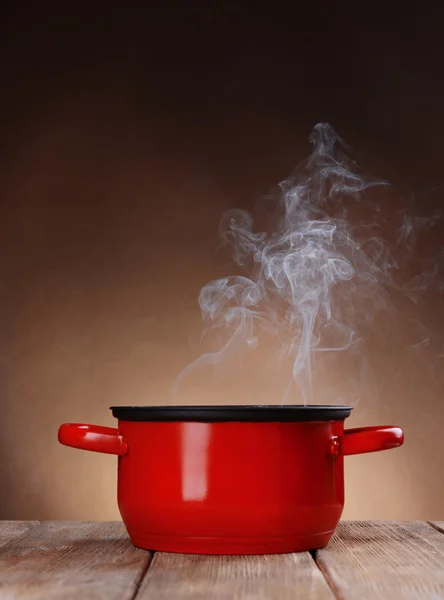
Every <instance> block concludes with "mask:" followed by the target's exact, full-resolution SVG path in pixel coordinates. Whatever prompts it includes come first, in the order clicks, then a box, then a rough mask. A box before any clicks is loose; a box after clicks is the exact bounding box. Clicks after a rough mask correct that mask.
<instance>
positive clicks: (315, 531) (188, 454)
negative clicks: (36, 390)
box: [59, 407, 404, 554]
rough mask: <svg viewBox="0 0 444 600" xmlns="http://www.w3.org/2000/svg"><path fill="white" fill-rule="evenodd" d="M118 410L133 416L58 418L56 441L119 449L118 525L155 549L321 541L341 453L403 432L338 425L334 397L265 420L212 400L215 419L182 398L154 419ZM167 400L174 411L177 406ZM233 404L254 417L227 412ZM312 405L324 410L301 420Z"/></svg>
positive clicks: (248, 549) (334, 513)
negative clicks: (111, 422)
mask: <svg viewBox="0 0 444 600" xmlns="http://www.w3.org/2000/svg"><path fill="white" fill-rule="evenodd" d="M119 410H120V409H119ZM122 410H124V412H125V414H126V413H128V414H129V415H130V416H133V418H132V419H128V420H126V419H123V418H119V425H118V428H117V429H114V428H110V427H100V426H96V425H83V424H78V423H65V424H63V425H61V427H60V429H59V441H60V442H61V443H62V444H65V445H67V446H72V447H75V448H81V449H84V450H93V451H96V452H103V453H108V454H115V455H117V456H118V457H119V458H118V504H119V509H120V513H121V515H122V519H123V522H124V523H125V526H126V528H127V531H128V534H129V536H130V537H131V540H132V542H133V543H134V545H135V546H139V547H141V548H145V549H148V550H160V551H165V552H183V553H192V554H271V553H280V552H297V551H302V550H313V549H316V548H321V547H323V546H325V545H326V544H327V543H328V541H329V539H330V537H331V536H332V534H333V532H334V530H335V528H336V525H337V524H338V522H339V519H340V517H341V514H342V510H343V506H344V472H343V460H344V459H343V457H344V455H347V454H359V453H363V452H375V451H378V450H388V449H390V448H395V447H397V446H401V445H402V443H403V441H404V434H403V432H402V430H401V429H400V428H399V427H395V426H391V425H390V426H381V427H379V426H378V427H362V428H357V429H347V430H345V431H344V418H342V419H338V420H334V419H331V418H330V417H331V410H333V412H334V413H335V414H338V415H339V414H340V413H341V411H342V410H343V409H342V408H341V407H337V410H336V409H335V408H334V407H333V409H331V408H328V409H325V408H321V409H319V411H318V409H317V408H316V409H313V408H305V407H302V408H300V407H299V408H298V407H296V408H295V409H290V408H284V409H278V413H279V414H280V415H281V416H282V420H280V421H279V420H270V421H267V420H266V418H267V417H268V416H270V417H271V416H273V419H275V416H276V415H275V413H276V410H275V409H274V408H273V409H268V408H265V409H261V408H254V409H252V410H251V411H250V409H245V408H243V409H235V415H234V417H233V414H232V410H233V409H226V408H223V407H222V409H220V410H219V409H214V410H216V412H218V414H219V413H220V414H219V420H217V419H216V416H215V413H214V411H213V409H209V411H210V413H211V415H210V416H212V417H214V419H213V420H204V419H206V418H207V417H208V415H209V412H208V409H205V410H206V412H205V414H204V416H202V414H201V415H200V417H201V419H200V420H196V419H197V413H196V412H195V409H191V408H190V409H189V411H187V410H185V412H184V413H183V414H184V415H185V417H188V418H183V419H179V418H169V419H168V417H169V416H171V415H170V412H169V411H170V409H165V410H164V409H159V410H158V409H153V410H155V411H157V413H156V414H157V420H155V419H154V418H152V419H151V420H147V419H146V418H145V417H146V413H145V414H144V411H145V409H143V408H141V411H142V414H141V413H140V411H138V410H137V409H126V408H125V409H122ZM171 410H173V411H175V412H176V417H177V416H178V411H179V413H180V414H182V412H183V410H184V409H175V408H174V409H171ZM198 410H200V409H198ZM148 411H151V409H148ZM212 411H213V412H212ZM236 411H238V412H239V415H240V416H241V417H242V418H244V419H246V417H245V413H247V414H248V415H253V416H254V417H255V418H256V420H244V421H237V420H235V417H236V416H237V412H236ZM270 411H271V412H270ZM326 411H327V412H326ZM313 413H315V414H319V415H323V417H324V419H323V420H321V419H319V420H309V419H310V418H311V415H312V414H313ZM150 414H153V413H152V412H150ZM225 417H226V418H225ZM296 417H297V418H298V420H296ZM229 418H230V419H231V420H228V419H229ZM285 419H287V420H285Z"/></svg>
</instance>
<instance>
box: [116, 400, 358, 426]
mask: <svg viewBox="0 0 444 600" xmlns="http://www.w3.org/2000/svg"><path fill="white" fill-rule="evenodd" d="M110 410H111V411H112V414H113V416H114V417H115V418H116V419H119V420H120V421H147V422H149V421H154V422H180V421H184V422H201V423H224V422H250V423H266V422H308V421H344V420H345V419H346V418H347V417H349V416H350V413H351V411H352V410H353V407H352V406H346V405H328V404H324V405H319V404H308V405H303V404H293V405H285V404H283V405H282V404H281V405H271V404H252V405H246V404H244V405H238V404H233V405H214V406H211V405H208V406H207V405H186V406H178V405H164V406H157V405H153V406H110Z"/></svg>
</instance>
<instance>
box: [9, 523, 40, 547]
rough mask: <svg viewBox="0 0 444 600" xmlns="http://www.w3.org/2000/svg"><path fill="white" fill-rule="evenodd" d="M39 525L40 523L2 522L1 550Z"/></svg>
mask: <svg viewBox="0 0 444 600" xmlns="http://www.w3.org/2000/svg"><path fill="white" fill-rule="evenodd" d="M38 524H39V522H38V521H0V548H1V547H2V546H5V545H6V544H8V543H9V542H10V541H11V540H13V539H15V538H16V537H18V536H19V535H23V534H24V533H26V532H27V531H29V529H31V527H35V526H36V525H38Z"/></svg>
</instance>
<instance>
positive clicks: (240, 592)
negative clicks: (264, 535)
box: [137, 552, 335, 600]
mask: <svg viewBox="0 0 444 600" xmlns="http://www.w3.org/2000/svg"><path fill="white" fill-rule="evenodd" d="M334 597H335V596H334V594H333V593H332V591H331V590H330V588H329V587H328V584H327V582H326V581H325V579H324V577H323V575H322V573H321V572H320V571H319V569H318V568H317V566H316V564H315V562H314V560H313V558H312V557H311V556H310V554H309V553H308V552H302V553H298V554H281V555H279V554H272V555H268V556H198V555H185V554H165V553H157V554H155V556H154V559H153V562H152V564H151V567H150V569H149V571H148V573H147V575H146V577H145V579H144V581H143V583H142V585H141V587H140V590H139V593H138V595H137V600H148V599H150V600H151V599H152V598H155V599H156V600H171V599H172V598H180V600H207V599H208V598H211V599H212V600H238V599H242V600H268V599H276V600H287V598H288V599H290V598H291V599H292V600H294V599H295V598H304V600H324V599H328V600H332V599H334Z"/></svg>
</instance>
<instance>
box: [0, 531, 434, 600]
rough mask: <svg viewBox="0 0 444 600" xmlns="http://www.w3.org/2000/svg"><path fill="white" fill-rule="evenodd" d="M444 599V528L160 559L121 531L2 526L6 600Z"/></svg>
mask: <svg viewBox="0 0 444 600" xmlns="http://www.w3.org/2000/svg"><path fill="white" fill-rule="evenodd" d="M6 598H7V599H8V600H11V599H14V598H20V599H26V598H33V599H35V598H45V600H46V599H52V598H57V599H61V598H76V599H77V598H81V599H82V600H85V599H89V598H91V599H93V598H94V600H98V599H101V598H103V599H107V600H113V599H119V600H120V599H128V600H133V599H135V598H137V600H142V599H148V598H155V600H164V599H168V600H170V599H173V598H174V599H176V598H178V599H189V600H191V599H192V600H200V599H202V600H203V599H207V598H215V599H220V600H237V599H241V598H242V599H248V600H250V599H251V600H253V599H254V600H265V599H268V598H273V599H274V598H276V599H279V600H286V599H287V598H288V599H290V598H292V599H295V598H301V599H303V600H309V599H316V600H324V599H330V600H332V599H334V598H341V600H347V599H352V600H365V599H367V598H369V599H370V598H371V599H372V600H375V599H378V598H381V599H382V598H384V599H386V598H387V599H389V600H393V599H394V598H396V599H397V600H399V599H404V598H409V599H411V600H420V599H422V598H427V599H428V600H437V599H438V598H442V599H444V521H429V522H423V521H399V522H398V521H343V522H341V523H340V524H339V526H338V529H337V531H336V533H335V534H334V536H333V538H332V540H331V541H330V544H329V545H328V546H327V547H326V548H324V549H322V550H318V551H317V552H313V553H309V552H300V553H296V554H281V555H279V554H274V555H265V556H197V555H185V554H167V553H163V552H157V553H155V554H152V553H150V552H147V551H145V550H141V549H138V548H135V547H134V546H133V545H132V544H131V542H130V540H129V538H128V536H127V533H126V530H125V528H124V526H123V524H122V523H120V522H83V521H76V522H65V521H45V522H42V523H39V522H35V521H0V599H6Z"/></svg>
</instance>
